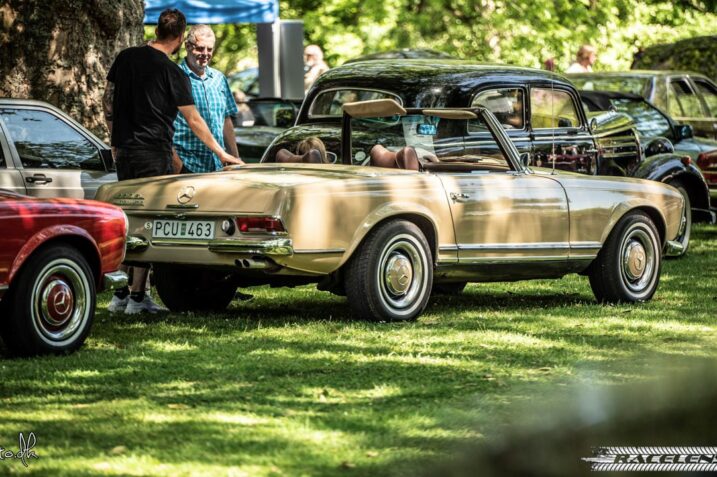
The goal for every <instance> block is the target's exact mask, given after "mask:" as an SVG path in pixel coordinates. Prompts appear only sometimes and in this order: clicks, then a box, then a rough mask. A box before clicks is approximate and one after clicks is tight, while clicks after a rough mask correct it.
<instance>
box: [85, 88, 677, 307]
mask: <svg viewBox="0 0 717 477" xmlns="http://www.w3.org/2000/svg"><path fill="white" fill-rule="evenodd" d="M343 109H344V117H343V126H342V138H341V154H340V155H339V157H337V155H334V154H328V155H327V154H326V152H325V150H324V149H323V147H322V144H321V138H320V137H315V138H311V139H312V141H311V142H310V146H312V147H311V148H309V149H308V150H304V149H301V150H298V151H297V150H288V151H287V150H280V151H279V152H278V153H277V154H276V158H275V162H274V163H263V164H253V165H248V166H240V167H234V168H231V169H228V170H225V171H223V172H218V173H211V174H194V175H181V176H165V177H159V178H151V179H138V180H132V181H126V182H120V183H117V184H112V185H105V186H102V187H101V188H100V189H99V191H98V194H97V197H98V199H100V200H104V201H107V202H110V203H113V204H116V205H119V206H121V207H122V208H123V209H124V210H125V212H126V213H127V215H128V216H129V221H130V232H129V239H128V250H127V263H130V264H152V265H153V266H154V270H155V283H156V287H157V291H158V293H159V296H160V297H161V299H162V301H163V302H164V303H165V304H166V305H167V306H168V307H169V308H170V309H171V310H175V311H181V310H211V309H214V310H217V309H223V308H225V307H226V306H227V305H228V304H229V303H230V302H231V301H232V299H233V297H234V295H235V292H236V289H237V287H238V286H251V285H260V284H271V285H272V286H295V285H300V284H306V283H317V284H318V288H319V289H320V290H327V291H331V292H333V293H336V294H340V295H346V296H347V297H348V302H349V304H350V306H351V308H352V309H353V311H354V313H355V314H356V315H357V316H358V317H362V318H368V319H373V320H410V319H415V318H416V317H417V316H418V315H419V314H420V313H421V312H422V311H423V309H424V308H425V306H426V303H427V302H428V299H429V298H430V295H431V293H432V291H433V292H460V291H461V290H462V289H463V287H465V284H466V283H467V282H489V281H512V280H523V279H530V278H548V277H549V278H558V277H561V276H563V275H565V274H567V273H579V274H583V275H587V276H588V277H589V279H590V285H591V287H592V289H593V292H594V293H595V296H596V297H597V299H598V300H599V301H601V302H636V301H644V300H648V299H650V298H651V297H652V295H653V294H654V293H655V290H656V289H657V285H658V282H659V279H660V268H661V263H662V257H663V255H664V254H669V253H675V252H679V246H680V245H679V244H677V243H675V242H674V241H673V239H674V238H675V237H676V236H677V235H678V234H679V232H680V228H681V227H683V226H684V224H683V223H681V217H682V216H683V214H682V208H683V207H684V203H683V199H682V196H681V195H680V193H679V192H678V191H677V190H676V189H674V188H672V187H671V186H667V185H664V184H661V183H657V182H652V181H644V180H639V179H631V178H612V177H610V178H608V177H595V176H585V175H578V174H573V173H569V172H564V171H558V170H552V169H550V168H548V169H530V168H528V167H526V166H525V165H524V162H525V161H524V159H523V158H521V157H520V156H519V154H518V152H517V150H516V149H515V147H514V145H513V144H512V143H511V142H510V140H509V139H508V137H507V136H506V134H505V132H504V131H503V129H502V127H501V126H500V124H499V123H498V122H497V121H496V119H495V117H494V116H493V115H492V114H491V113H490V112H488V111H486V110H485V109H482V108H466V109H404V108H403V107H402V106H401V105H400V104H399V103H397V102H395V101H394V100H390V99H383V100H374V101H365V102H357V103H348V104H345V105H344V106H343ZM486 131H487V132H489V133H490V134H489V135H486V134H485V132H486Z"/></svg>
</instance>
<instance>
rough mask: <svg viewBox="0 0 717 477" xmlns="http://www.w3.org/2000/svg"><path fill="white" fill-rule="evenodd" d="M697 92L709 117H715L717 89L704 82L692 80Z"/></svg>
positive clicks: (716, 111)
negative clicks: (707, 110)
mask: <svg viewBox="0 0 717 477" xmlns="http://www.w3.org/2000/svg"><path fill="white" fill-rule="evenodd" d="M694 82H695V84H696V85H697V91H698V92H699V93H700V94H701V95H702V99H704V100H705V104H706V105H707V108H708V109H709V114H710V116H711V117H715V116H717V88H715V86H714V85H713V84H711V83H708V82H707V81H705V80H699V79H696V80H694Z"/></svg>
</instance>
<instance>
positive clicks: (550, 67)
mask: <svg viewBox="0 0 717 477" xmlns="http://www.w3.org/2000/svg"><path fill="white" fill-rule="evenodd" d="M543 69H544V70H547V71H555V58H554V57H552V56H551V57H550V58H548V59H547V60H545V61H543Z"/></svg>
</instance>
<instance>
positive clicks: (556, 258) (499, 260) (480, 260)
mask: <svg viewBox="0 0 717 477" xmlns="http://www.w3.org/2000/svg"><path fill="white" fill-rule="evenodd" d="M548 261H553V262H566V261H568V257H567V255H542V256H539V257H471V258H465V259H464V258H461V259H459V261H458V263H459V264H460V265H463V264H482V265H491V264H494V265H500V264H506V263H516V264H520V263H533V262H548Z"/></svg>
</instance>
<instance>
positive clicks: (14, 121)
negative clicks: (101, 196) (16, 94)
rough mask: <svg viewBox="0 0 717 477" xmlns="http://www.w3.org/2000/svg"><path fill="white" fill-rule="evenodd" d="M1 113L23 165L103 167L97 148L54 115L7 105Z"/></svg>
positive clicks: (66, 167) (92, 168)
mask: <svg viewBox="0 0 717 477" xmlns="http://www.w3.org/2000/svg"><path fill="white" fill-rule="evenodd" d="M0 116H2V119H3V121H4V122H5V126H6V128H7V131H8V133H9V135H10V138H9V139H10V141H12V142H13V143H14V144H15V149H16V150H17V153H18V155H19V156H20V161H21V162H22V165H23V167H27V168H30V167H46V168H61V169H87V170H100V171H101V170H104V166H103V164H102V159H101V158H100V152H99V150H98V149H97V148H96V147H95V146H94V145H93V144H92V143H91V142H90V141H88V140H87V139H86V138H85V137H84V136H82V135H81V134H80V133H78V132H77V131H75V130H74V129H73V128H71V127H70V126H69V125H68V124H67V123H65V122H64V121H62V120H61V119H60V118H58V117H57V116H55V115H53V114H50V113H48V112H46V111H38V110H32V109H9V108H8V109H2V110H0Z"/></svg>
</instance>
